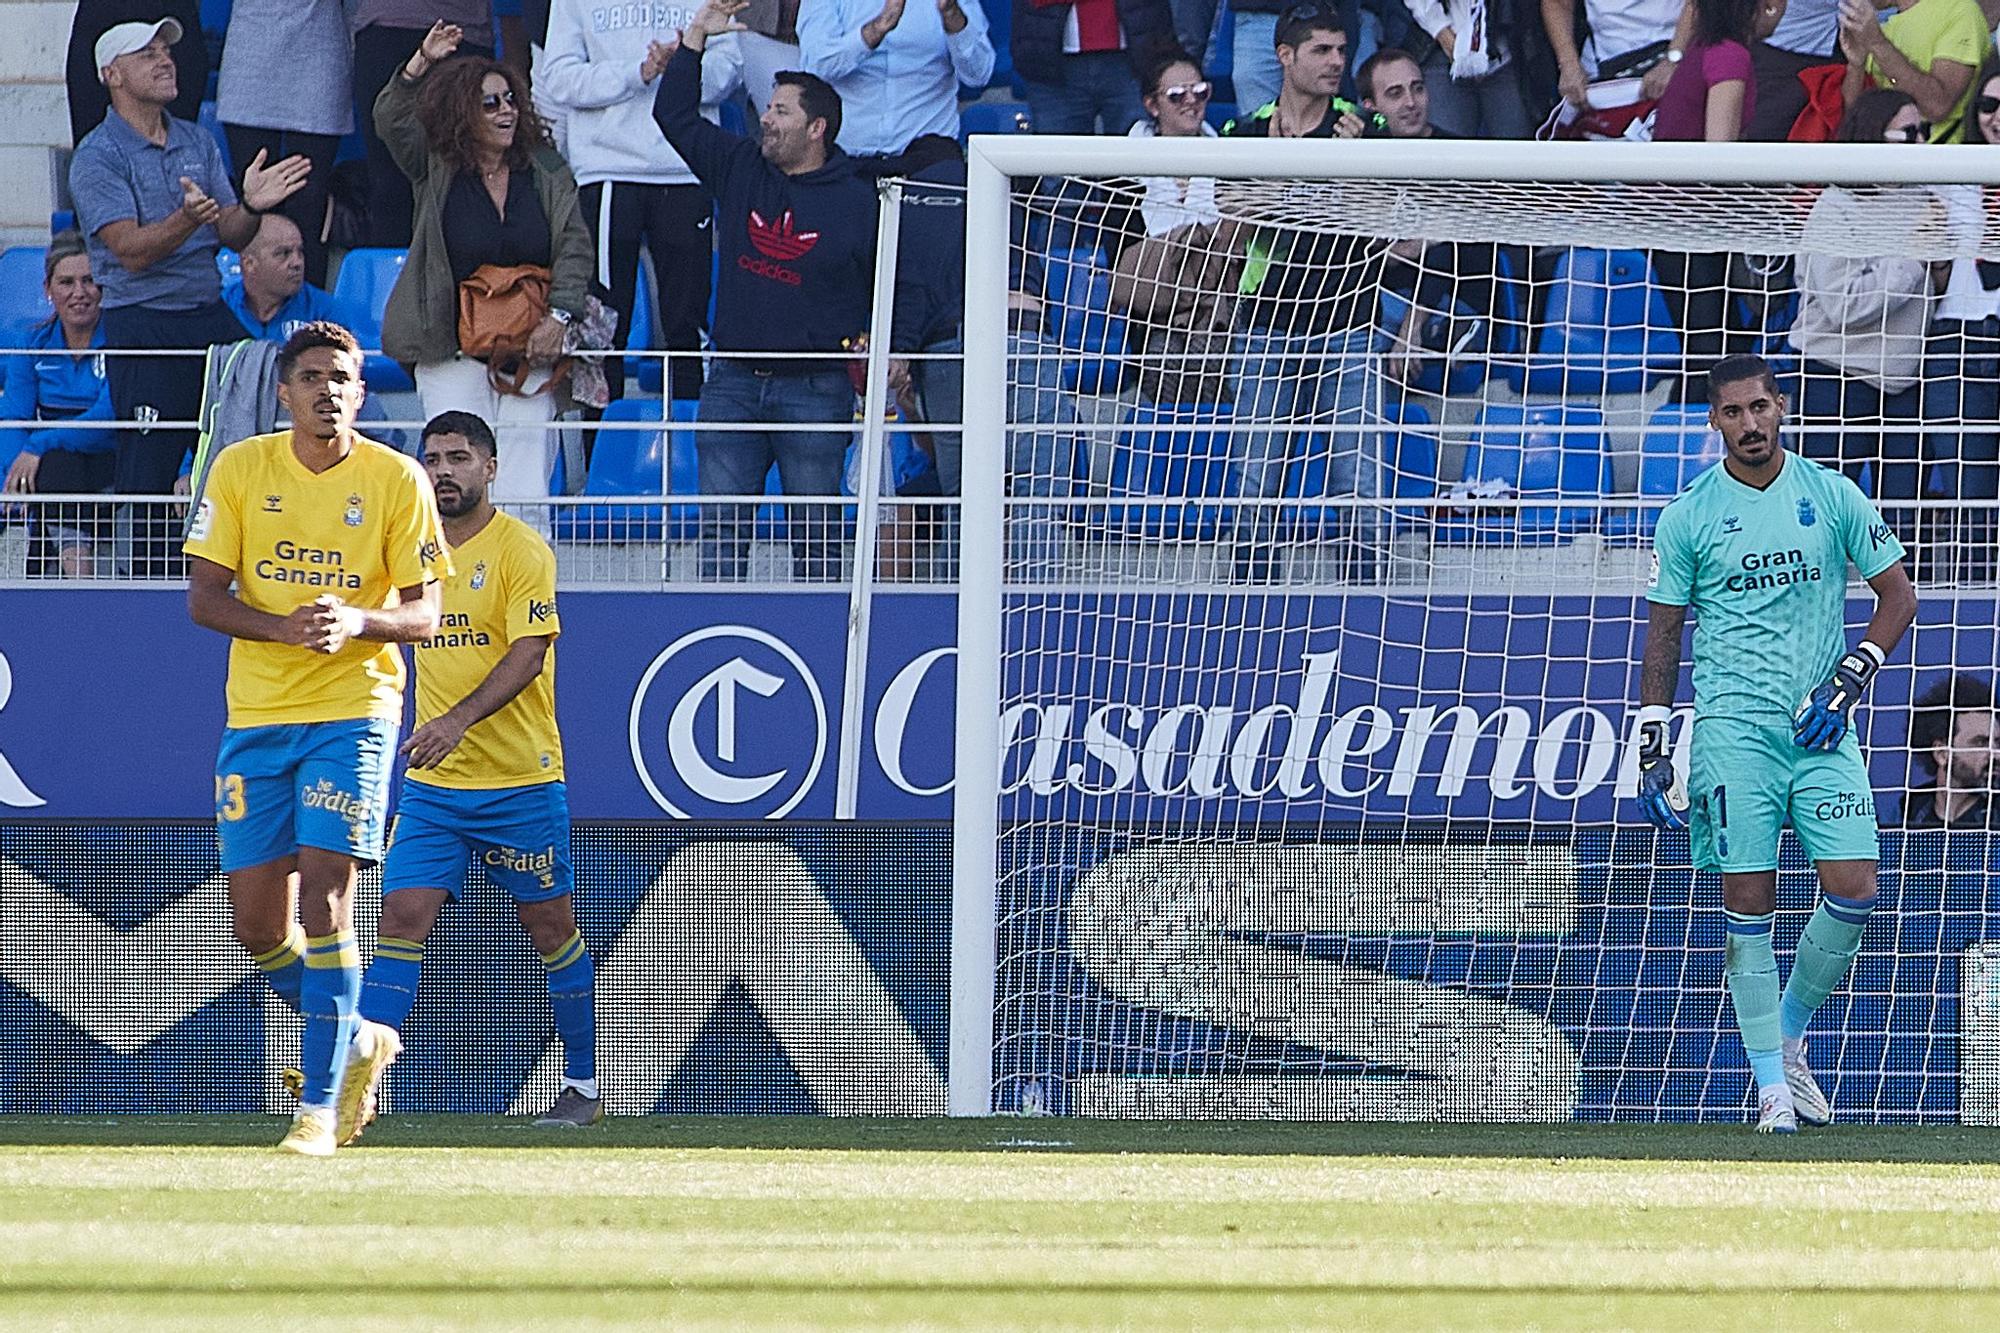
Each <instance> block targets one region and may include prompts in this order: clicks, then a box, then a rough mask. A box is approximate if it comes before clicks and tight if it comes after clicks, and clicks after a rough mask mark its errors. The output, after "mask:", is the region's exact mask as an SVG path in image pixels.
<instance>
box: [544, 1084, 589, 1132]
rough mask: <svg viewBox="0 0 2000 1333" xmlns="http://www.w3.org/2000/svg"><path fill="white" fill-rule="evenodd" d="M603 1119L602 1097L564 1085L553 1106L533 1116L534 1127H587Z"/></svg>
mask: <svg viewBox="0 0 2000 1333" xmlns="http://www.w3.org/2000/svg"><path fill="white" fill-rule="evenodd" d="M602 1119H604V1099H603V1098H602V1097H586V1096H584V1095H583V1093H582V1092H581V1091H580V1090H578V1089H576V1088H573V1087H565V1088H564V1089H563V1090H562V1092H561V1094H560V1095H558V1096H557V1097H556V1102H555V1105H554V1106H551V1107H550V1108H549V1109H548V1110H546V1111H544V1112H543V1113H542V1114H540V1115H538V1116H536V1117H535V1128H536V1129H588V1128H590V1126H592V1125H594V1124H596V1123H597V1122H598V1121H600V1120H602Z"/></svg>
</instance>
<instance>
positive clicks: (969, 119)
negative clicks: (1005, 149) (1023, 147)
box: [958, 102, 1034, 143]
mask: <svg viewBox="0 0 2000 1333" xmlns="http://www.w3.org/2000/svg"><path fill="white" fill-rule="evenodd" d="M1033 132H1034V122H1033V121H1032V120H1030V119H1029V117H1028V104H1027V103H1026V102H973V103H971V104H969V105H967V106H964V107H961V108H960V109H959V113H958V138H959V142H961V143H963V142H964V141H965V140H966V139H968V138H970V137H971V136H973V135H975V134H1031V133H1033Z"/></svg>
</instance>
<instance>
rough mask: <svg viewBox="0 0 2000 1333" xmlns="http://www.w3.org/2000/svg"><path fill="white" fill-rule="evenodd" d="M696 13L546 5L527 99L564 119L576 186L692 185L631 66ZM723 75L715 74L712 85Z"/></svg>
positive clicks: (575, 0) (607, 2)
mask: <svg viewBox="0 0 2000 1333" xmlns="http://www.w3.org/2000/svg"><path fill="white" fill-rule="evenodd" d="M699 5H700V0H672V2H671V3H654V2H653V0H641V2H640V3H630V4H620V3H616V2H615V0H554V3H553V4H552V5H551V6H550V7H549V33H548V40H547V42H546V43H544V45H543V47H542V54H543V63H542V67H541V69H540V72H539V73H537V74H536V76H535V94H536V96H537V97H539V98H546V99H547V100H548V101H550V102H551V103H553V104H555V105H557V106H561V107H564V108H566V109H567V110H568V112H569V130H568V134H569V141H568V144H567V145H566V156H567V157H568V158H569V164H570V169H571V170H572V171H574V172H575V173H576V183H577V184H578V185H594V184H597V183H598V182H600V181H631V182H634V183H636V184H640V185H692V184H694V183H695V178H694V173H693V172H692V171H689V170H688V167H687V164H686V163H685V162H683V161H682V160H681V157H680V154H678V153H676V152H675V151H674V150H673V149H672V148H671V147H669V146H668V144H667V142H666V141H665V140H664V139H662V138H661V137H660V134H659V131H658V130H657V129H655V128H654V125H653V118H652V104H653V99H652V98H651V97H648V96H647V95H646V94H647V88H646V85H645V84H643V83H641V82H640V81H639V66H640V64H641V63H643V62H644V61H645V59H646V44H647V43H648V42H656V41H657V42H671V41H675V40H677V39H678V38H679V37H680V32H681V29H682V28H684V27H686V26H687V24H688V22H689V21H690V20H692V19H693V18H694V12H695V10H696V9H697V8H698V7H699ZM719 63H720V62H718V64H719ZM727 73H728V71H727V70H726V69H718V70H717V77H718V79H720V78H721V77H723V76H724V75H726V74H727ZM719 100H721V99H720V96H716V97H707V98H704V99H703V101H704V102H711V101H719Z"/></svg>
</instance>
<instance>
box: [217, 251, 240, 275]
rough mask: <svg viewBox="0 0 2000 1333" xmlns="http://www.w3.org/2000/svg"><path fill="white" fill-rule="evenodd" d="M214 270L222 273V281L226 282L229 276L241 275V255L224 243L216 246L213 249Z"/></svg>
mask: <svg viewBox="0 0 2000 1333" xmlns="http://www.w3.org/2000/svg"><path fill="white" fill-rule="evenodd" d="M215 271H216V272H217V273H220V274H221V275H222V280H223V281H224V282H228V281H229V280H230V279H231V278H240V277H242V276H243V256H242V255H239V254H237V253H236V252H235V251H234V250H232V249H230V248H229V247H228V246H226V245H221V246H217V247H216V250H215Z"/></svg>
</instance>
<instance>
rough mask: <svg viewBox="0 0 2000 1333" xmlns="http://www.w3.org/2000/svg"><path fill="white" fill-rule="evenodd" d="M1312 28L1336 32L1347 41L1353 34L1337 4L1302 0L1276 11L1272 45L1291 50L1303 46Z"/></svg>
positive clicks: (1317, 30) (1324, 0)
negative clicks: (1280, 12) (1276, 22)
mask: <svg viewBox="0 0 2000 1333" xmlns="http://www.w3.org/2000/svg"><path fill="white" fill-rule="evenodd" d="M1316 32H1337V33H1339V34H1340V35H1341V36H1342V37H1345V38H1346V39H1347V40H1348V41H1350V42H1352V41H1353V40H1354V34H1353V33H1351V32H1349V31H1348V30H1347V20H1346V19H1344V18H1342V17H1341V16H1340V8H1339V7H1338V6H1337V5H1334V4H1331V3H1329V0H1305V3H1303V4H1296V5H1290V6H1287V7H1286V9H1285V12H1284V13H1282V14H1280V15H1278V26H1277V27H1276V28H1275V29H1273V30H1272V33H1271V45H1272V46H1273V47H1279V46H1289V47H1291V48H1292V49H1293V50H1294V51H1296V50H1298V49H1299V48H1300V47H1301V46H1304V45H1305V44H1306V42H1307V41H1308V40H1310V39H1311V37H1312V35H1313V34H1314V33H1316Z"/></svg>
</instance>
